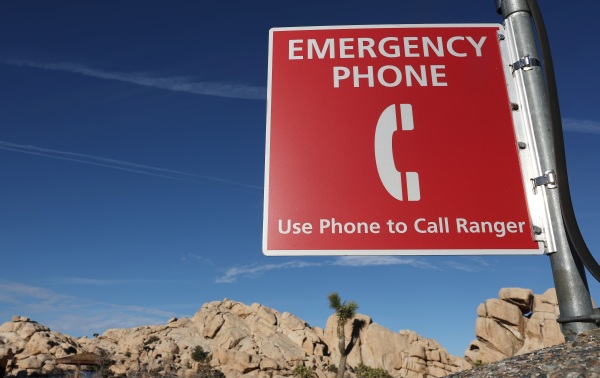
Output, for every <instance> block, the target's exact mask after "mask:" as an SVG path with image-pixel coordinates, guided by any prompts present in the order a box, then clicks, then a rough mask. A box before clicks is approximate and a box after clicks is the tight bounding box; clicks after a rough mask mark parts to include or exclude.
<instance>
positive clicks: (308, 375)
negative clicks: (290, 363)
mask: <svg viewBox="0 0 600 378" xmlns="http://www.w3.org/2000/svg"><path fill="white" fill-rule="evenodd" d="M293 373H294V377H297V378H313V377H314V376H315V372H314V371H313V370H312V369H311V368H309V367H306V366H303V365H302V366H300V365H299V366H296V367H295V368H294V370H293Z"/></svg>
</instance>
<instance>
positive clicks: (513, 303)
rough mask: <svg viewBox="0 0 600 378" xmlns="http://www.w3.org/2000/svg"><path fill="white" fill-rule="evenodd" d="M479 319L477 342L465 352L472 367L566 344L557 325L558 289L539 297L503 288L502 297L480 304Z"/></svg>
mask: <svg viewBox="0 0 600 378" xmlns="http://www.w3.org/2000/svg"><path fill="white" fill-rule="evenodd" d="M477 316H478V318H477V320H476V322H475V336H476V337H477V340H475V341H473V342H471V344H470V345H469V347H468V349H467V350H466V351H465V359H466V360H467V361H469V362H470V363H471V364H475V363H489V362H495V361H499V360H502V359H505V358H508V357H512V356H514V355H517V354H524V353H528V352H531V351H534V350H537V349H541V348H545V347H548V346H552V345H556V344H560V343H564V342H565V339H564V336H563V335H562V333H561V331H560V326H559V324H558V323H557V322H556V319H557V318H558V300H557V298H556V291H555V290H554V289H548V290H546V291H545V292H544V293H543V294H537V295H536V294H533V292H532V291H531V290H529V289H520V288H505V289H501V290H500V292H499V293H498V298H494V299H488V300H486V301H485V302H483V303H482V304H481V305H479V307H478V308H477Z"/></svg>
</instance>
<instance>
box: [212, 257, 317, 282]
mask: <svg viewBox="0 0 600 378" xmlns="http://www.w3.org/2000/svg"><path fill="white" fill-rule="evenodd" d="M321 265H322V264H320V263H309V262H305V261H289V262H285V263H281V264H265V265H258V264H255V265H246V266H242V267H234V268H229V269H227V271H226V272H225V274H224V275H222V276H221V277H217V279H216V280H215V282H217V283H232V282H235V281H236V280H237V278H238V277H239V276H244V277H255V276H258V275H261V274H263V273H265V272H268V271H272V270H279V269H294V268H296V269H297V268H309V267H317V266H321Z"/></svg>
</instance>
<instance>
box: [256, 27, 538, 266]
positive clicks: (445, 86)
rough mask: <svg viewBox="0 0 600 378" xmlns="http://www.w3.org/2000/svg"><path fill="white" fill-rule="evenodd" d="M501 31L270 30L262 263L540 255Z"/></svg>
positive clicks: (463, 28) (478, 29)
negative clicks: (301, 258)
mask: <svg viewBox="0 0 600 378" xmlns="http://www.w3.org/2000/svg"><path fill="white" fill-rule="evenodd" d="M501 29H502V27H501V26H500V25H495V24H494V25H490V24H485V25H442V26H431V25H393V26H343V27H313V28H274V29H271V31H270V45H269V83H268V96H267V102H268V105H267V107H268V109H267V142H266V159H265V161H266V164H265V205H264V206H265V207H264V225H263V252H264V253H265V254H266V255H281V256H284V255H287V256H289V255H410V254H413V255H424V254H438V255H444V254H449V255H457V254H465V255H468V254H537V253H542V252H543V247H542V245H541V243H538V242H536V241H534V239H533V233H532V224H531V221H530V217H529V212H528V208H527V203H526V198H525V193H524V182H523V178H522V175H521V169H520V165H519V157H518V146H517V141H516V139H515V131H514V129H513V124H512V116H511V107H510V101H509V99H508V93H507V88H506V81H505V68H504V66H503V62H502V57H501V54H500V47H499V41H498V33H499V31H500V30H501Z"/></svg>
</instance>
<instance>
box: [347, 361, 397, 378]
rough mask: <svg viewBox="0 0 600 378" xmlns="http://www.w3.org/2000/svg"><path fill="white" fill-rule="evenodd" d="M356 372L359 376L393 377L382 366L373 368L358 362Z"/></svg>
mask: <svg viewBox="0 0 600 378" xmlns="http://www.w3.org/2000/svg"><path fill="white" fill-rule="evenodd" d="M355 373H356V377H357V378H392V376H391V375H390V374H389V373H388V372H387V371H385V370H383V369H382V368H372V367H370V366H367V365H363V364H358V366H357V367H356V371H355Z"/></svg>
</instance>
